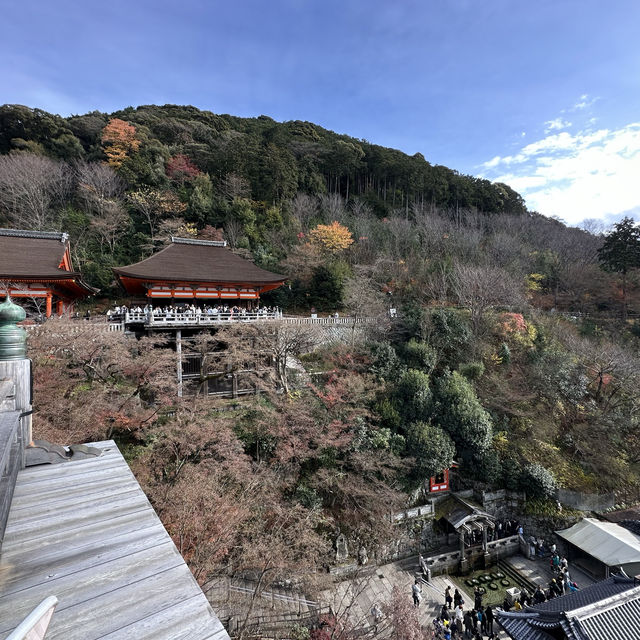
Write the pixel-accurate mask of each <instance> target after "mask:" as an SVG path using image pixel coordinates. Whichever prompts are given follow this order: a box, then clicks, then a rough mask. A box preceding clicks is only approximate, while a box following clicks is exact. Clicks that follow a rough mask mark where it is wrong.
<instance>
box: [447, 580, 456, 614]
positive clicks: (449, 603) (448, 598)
mask: <svg viewBox="0 0 640 640" xmlns="http://www.w3.org/2000/svg"><path fill="white" fill-rule="evenodd" d="M456 591H457V589H456ZM452 602H453V598H452V597H451V587H450V586H449V585H447V588H446V589H445V590H444V603H445V604H446V605H447V609H451V603H452Z"/></svg>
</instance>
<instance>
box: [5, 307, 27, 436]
mask: <svg viewBox="0 0 640 640" xmlns="http://www.w3.org/2000/svg"><path fill="white" fill-rule="evenodd" d="M26 317H27V314H26V313H25V311H24V309H23V308H22V307H19V306H18V305H16V304H13V302H11V299H10V298H9V296H7V299H6V300H5V301H4V302H3V303H2V304H0V379H3V378H7V379H9V380H13V382H14V385H15V408H16V411H20V412H21V413H28V415H25V416H24V417H23V418H22V419H21V420H20V427H21V435H22V438H23V441H26V443H29V442H31V413H30V412H31V402H32V398H31V395H32V390H33V385H32V382H31V360H29V359H28V358H27V333H26V331H25V330H24V329H23V328H22V327H19V326H17V323H18V322H22V321H23V320H24V319H25V318H26Z"/></svg>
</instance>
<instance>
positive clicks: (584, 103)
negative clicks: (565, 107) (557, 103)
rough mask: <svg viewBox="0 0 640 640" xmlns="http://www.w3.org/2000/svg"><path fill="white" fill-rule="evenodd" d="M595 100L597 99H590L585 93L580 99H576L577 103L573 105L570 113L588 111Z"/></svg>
mask: <svg viewBox="0 0 640 640" xmlns="http://www.w3.org/2000/svg"><path fill="white" fill-rule="evenodd" d="M597 100H598V98H592V97H591V96H589V95H588V94H587V93H583V94H582V95H581V96H580V98H578V101H577V102H576V103H575V104H574V105H573V107H572V108H571V111H581V110H582V109H588V108H589V107H590V106H592V105H593V104H594V103H595V102H596V101H597Z"/></svg>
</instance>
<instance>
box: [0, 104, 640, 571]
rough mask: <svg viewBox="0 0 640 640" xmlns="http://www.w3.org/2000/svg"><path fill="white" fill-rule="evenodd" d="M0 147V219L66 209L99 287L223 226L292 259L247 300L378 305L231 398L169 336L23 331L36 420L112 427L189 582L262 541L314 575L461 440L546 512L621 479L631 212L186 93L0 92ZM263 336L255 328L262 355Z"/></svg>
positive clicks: (466, 450) (633, 308)
mask: <svg viewBox="0 0 640 640" xmlns="http://www.w3.org/2000/svg"><path fill="white" fill-rule="evenodd" d="M0 154H2V155H0V224H1V225H2V226H13V227H19V228H25V227H26V228H40V229H61V230H65V231H68V232H69V233H70V234H71V236H72V249H73V252H74V260H75V263H76V266H79V267H80V268H81V269H82V271H83V272H84V274H85V276H86V277H87V279H89V281H90V282H91V283H92V284H94V285H96V286H98V287H100V288H101V290H102V291H101V295H103V296H104V297H105V299H104V300H102V301H100V300H98V301H97V302H92V304H98V303H99V304H102V305H103V307H104V305H106V304H109V302H110V300H113V299H114V298H117V297H119V296H121V295H122V294H121V292H118V291H117V290H116V289H115V288H114V285H113V281H112V280H113V279H112V275H111V271H110V267H111V266H113V265H119V264H126V263H130V262H132V261H135V260H138V259H140V258H141V257H144V256H147V255H150V254H151V253H152V252H153V251H154V250H156V249H157V248H159V247H160V246H161V245H162V243H163V242H164V241H165V240H166V238H167V236H168V235H170V234H172V233H173V234H176V233H182V234H185V233H187V234H198V235H200V236H201V237H219V234H220V233H223V234H224V237H225V239H226V240H227V241H228V242H229V244H230V246H231V248H232V249H233V250H234V251H237V252H239V253H240V254H241V255H244V256H245V257H248V258H251V259H253V260H255V261H256V262H257V263H258V264H259V265H260V266H262V267H265V268H267V269H272V270H274V271H277V272H280V273H284V274H286V275H287V277H288V278H289V282H288V285H287V286H285V287H282V288H280V289H279V290H277V291H275V292H273V293H271V294H269V297H267V298H266V299H265V302H267V303H271V304H278V305H280V306H282V307H283V308H284V309H285V310H286V311H289V312H296V311H300V312H305V313H306V312H308V311H309V310H310V309H311V308H312V307H315V308H316V309H317V310H318V311H319V312H321V313H322V312H334V311H340V312H341V313H343V312H344V313H349V314H353V315H368V316H377V317H379V318H386V321H385V323H381V326H382V328H383V330H381V331H373V330H372V332H371V334H370V335H368V336H367V340H366V341H358V340H354V341H353V343H352V344H350V345H343V346H342V347H326V346H325V347H322V346H318V345H315V347H316V348H315V349H311V346H312V344H311V342H310V341H306V342H305V341H304V340H301V339H299V337H298V338H297V341H296V340H293V339H291V340H290V344H291V345H296V346H295V347H291V351H292V353H291V355H295V356H298V357H299V358H300V359H301V360H302V361H303V362H304V364H305V367H306V368H307V370H308V371H309V372H311V373H312V374H313V379H312V382H307V383H304V384H302V383H300V384H297V385H296V384H293V385H292V389H293V390H291V391H290V393H284V394H282V393H281V394H275V393H265V394H264V395H262V396H261V397H260V398H255V399H249V400H247V401H246V402H245V403H244V404H243V405H242V406H239V407H234V408H232V410H231V411H226V412H221V411H220V407H219V406H217V405H216V403H215V402H212V401H207V400H205V399H200V400H197V401H195V402H187V401H185V402H184V403H181V404H176V402H177V401H176V399H175V397H173V395H172V389H171V388H170V385H168V384H167V380H170V379H171V371H172V367H173V361H172V360H167V361H165V360H163V358H161V357H159V356H158V354H159V353H160V352H162V350H158V349H147V348H145V347H144V346H141V345H140V344H138V345H126V344H123V343H122V340H119V339H118V337H117V336H109V337H108V338H106V337H105V340H104V344H103V345H102V346H101V352H100V354H98V355H96V350H95V349H96V347H95V341H93V338H92V337H91V336H86V337H85V338H83V339H81V338H79V337H77V338H76V340H75V342H74V345H75V346H74V348H73V349H69V348H68V342H67V341H66V340H65V339H64V338H61V336H64V332H63V330H62V328H60V327H59V326H58V325H57V324H56V323H57V321H52V322H51V323H47V324H48V325H50V326H51V327H53V328H52V329H50V330H48V329H46V327H45V329H43V330H42V331H41V332H40V333H39V334H37V335H38V337H37V339H34V340H33V341H32V342H33V344H32V349H33V350H34V352H33V353H34V362H35V367H36V393H37V394H38V393H39V394H40V396H39V397H40V398H41V399H42V400H43V401H42V403H41V404H40V408H39V410H38V415H37V418H38V421H39V424H40V425H41V427H40V428H41V429H42V431H43V433H44V434H46V435H49V436H50V437H51V438H52V439H54V440H57V441H68V440H69V439H70V438H71V439H75V440H90V439H103V438H105V437H115V438H117V439H118V441H119V442H120V443H121V445H122V446H123V447H124V448H125V450H126V451H127V455H128V456H129V458H130V460H131V462H132V465H133V467H134V469H135V471H136V474H137V475H138V477H139V478H140V479H141V481H142V482H143V484H144V486H145V488H146V490H147V492H148V493H149V495H150V497H151V499H152V500H153V502H154V504H155V506H156V508H157V509H158V511H159V513H160V514H161V517H162V518H163V521H164V522H165V524H166V525H167V526H168V528H169V529H170V531H171V532H172V534H173V535H174V538H175V539H179V540H180V548H181V551H183V553H185V555H186V557H187V558H188V560H189V562H190V564H191V566H192V568H194V571H195V573H196V575H198V577H199V578H203V579H204V578H205V577H206V576H207V575H209V574H210V573H211V572H215V571H227V572H232V573H233V572H242V571H244V570H246V569H247V568H255V567H256V566H257V565H259V564H260V563H261V562H263V561H265V558H266V559H268V563H271V564H268V570H269V571H272V574H271V573H270V577H271V578H272V579H276V578H277V577H283V576H291V575H292V574H305V575H306V576H307V577H308V576H309V575H311V574H313V570H314V569H315V568H317V566H319V565H321V564H323V563H325V562H327V558H328V557H329V555H330V540H331V538H332V536H334V535H335V532H336V531H337V530H338V529H340V530H341V531H343V532H345V533H347V534H348V535H349V536H350V537H351V538H352V539H355V540H360V539H362V540H364V539H366V540H367V547H368V548H370V549H371V548H375V546H376V545H378V544H379V545H383V544H384V543H385V542H388V540H389V539H390V538H391V537H392V531H391V527H390V526H389V525H388V519H386V518H385V517H384V515H385V513H387V512H388V511H389V510H390V509H393V508H395V507H397V508H400V507H401V506H402V505H406V504H407V503H408V502H411V501H412V500H419V499H421V495H420V490H421V488H422V487H423V486H424V482H425V479H427V478H428V477H429V476H430V475H431V474H433V473H434V472H436V471H438V470H440V469H441V468H442V467H443V466H445V465H447V464H449V463H450V462H451V461H452V460H453V459H454V458H455V459H457V460H459V461H460V462H461V465H460V467H459V469H458V471H457V475H456V479H455V482H456V483H457V486H458V487H469V486H474V485H475V484H480V485H481V486H487V487H507V488H512V489H524V490H526V491H527V493H528V495H529V497H530V498H535V500H534V501H533V502H530V504H531V505H532V506H531V508H534V507H535V508H539V509H540V510H542V511H545V510H551V511H552V512H553V510H554V509H555V501H554V500H553V499H552V498H553V496H554V490H555V487H556V486H564V487H567V488H571V489H577V490H583V491H594V492H599V491H615V492H616V493H617V495H618V496H619V499H620V500H627V501H635V500H637V499H638V490H639V488H640V466H639V465H640V441H639V440H638V435H637V434H638V418H639V415H640V414H639V410H640V402H639V397H638V393H637V388H638V381H639V379H640V360H639V359H638V348H639V346H640V341H639V337H640V324H639V323H638V321H637V319H636V313H637V311H638V310H640V305H639V303H638V267H639V266H640V250H638V247H640V237H639V236H638V232H637V230H636V227H635V225H633V224H632V223H631V221H625V222H623V223H620V224H619V225H618V226H617V227H616V229H615V230H614V232H613V233H609V234H603V233H602V232H601V230H598V229H595V228H592V229H591V231H586V230H583V229H577V228H571V227H567V226H565V225H564V224H562V223H561V222H559V221H557V220H553V219H548V218H545V217H544V216H541V215H539V214H537V213H535V212H530V211H527V210H526V208H525V206H524V204H523V200H522V198H521V197H520V196H519V195H518V194H517V193H515V192H514V191H513V190H512V189H510V188H509V187H508V186H507V185H503V184H492V183H489V182H487V181H486V180H480V179H477V178H473V177H471V176H464V175H460V174H459V173H457V172H456V171H454V170H451V169H448V168H446V167H441V166H434V165H431V164H430V163H429V162H427V161H426V160H425V159H424V158H423V157H422V156H420V155H419V154H417V155H415V156H411V157H410V156H407V155H405V154H403V153H401V152H399V151H395V150H392V149H386V148H383V147H379V146H376V145H373V144H370V143H368V142H366V141H363V140H356V139H354V138H350V137H348V136H345V135H338V134H335V133H332V132H330V131H326V130H324V129H322V128H320V127H318V126H316V125H314V124H311V123H308V122H298V121H295V122H285V123H277V122H275V121H273V120H272V119H270V118H268V117H266V116H261V117H259V118H253V119H243V118H236V117H233V116H227V115H214V114H212V113H209V112H204V111H199V110H197V109H195V108H193V107H179V106H164V107H156V106H144V107H139V108H137V109H133V108H128V109H125V110H123V111H119V112H116V113H113V114H109V115H107V114H102V113H98V112H93V113H90V114H86V115H82V116H73V117H70V118H61V117H58V116H55V115H51V114H48V113H45V112H42V111H39V110H36V109H30V108H27V107H22V106H15V105H9V106H4V107H2V108H0ZM390 307H393V308H396V309H397V310H398V313H397V316H396V317H395V318H389V317H388V314H387V313H386V312H387V310H388V309H389V308H390ZM273 339H274V338H273V336H264V335H262V336H258V335H256V336H254V340H261V341H262V344H263V347H264V348H265V349H271V350H272V351H273V352H274V353H275V352H276V350H277V349H278V348H279V345H274V344H269V340H273ZM210 340H211V341H213V342H214V343H215V341H216V340H217V341H219V342H220V343H221V344H222V343H224V344H225V345H227V346H228V345H230V344H234V345H237V348H234V349H231V350H230V351H231V352H232V354H231V355H229V361H228V362H227V363H226V365H225V366H228V367H231V368H233V367H235V366H237V367H241V366H243V363H244V362H246V357H247V355H246V353H245V352H244V351H243V349H242V348H241V345H240V343H239V342H237V340H238V336H237V335H234V334H233V332H232V331H231V330H227V331H226V332H221V333H219V334H216V336H214V337H211V338H210ZM234 341H235V342H234ZM238 345H240V346H238ZM151 346H153V345H151ZM195 348H198V346H197V345H194V349H195ZM207 348H208V349H209V350H210V351H216V345H215V344H208V345H207ZM150 354H154V355H155V357H153V358H151V357H150ZM234 359H235V360H234ZM88 363H90V366H89V364H88ZM265 391H267V389H266V388H265ZM69 399H72V400H73V401H72V402H70V401H69ZM61 403H62V404H61ZM89 414H90V415H92V416H93V420H92V421H91V423H90V424H87V421H86V416H87V415H89ZM201 487H206V492H203V491H202V490H199V488H201ZM536 501H537V502H536ZM536 505H537V506H536ZM276 525H277V526H276ZM274 531H277V532H278V533H277V534H276V533H274Z"/></svg>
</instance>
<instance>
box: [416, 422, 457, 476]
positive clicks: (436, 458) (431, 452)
mask: <svg viewBox="0 0 640 640" xmlns="http://www.w3.org/2000/svg"><path fill="white" fill-rule="evenodd" d="M407 453H408V454H409V455H410V456H412V457H414V458H415V466H414V472H415V476H416V478H417V479H418V480H419V481H420V482H422V481H423V480H425V479H427V478H430V477H431V476H433V475H435V474H436V473H439V472H440V471H442V470H443V469H447V468H448V467H449V466H450V465H451V462H452V461H453V458H454V456H455V446H454V444H453V442H452V440H451V438H450V437H449V436H448V435H447V434H446V433H445V432H444V431H443V430H442V429H440V428H439V427H434V426H433V425H430V424H429V423H427V422H414V423H413V424H412V425H410V426H409V428H408V430H407Z"/></svg>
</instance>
